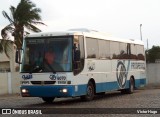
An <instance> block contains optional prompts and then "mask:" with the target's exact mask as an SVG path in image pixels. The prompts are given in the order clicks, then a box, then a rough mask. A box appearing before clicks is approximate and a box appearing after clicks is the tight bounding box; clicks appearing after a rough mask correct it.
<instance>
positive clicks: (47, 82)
mask: <svg viewBox="0 0 160 117" xmlns="http://www.w3.org/2000/svg"><path fill="white" fill-rule="evenodd" d="M55 82H56V81H31V83H32V84H35V85H43V84H46V85H47V84H55Z"/></svg>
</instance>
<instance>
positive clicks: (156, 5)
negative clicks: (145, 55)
mask: <svg viewBox="0 0 160 117" xmlns="http://www.w3.org/2000/svg"><path fill="white" fill-rule="evenodd" d="M31 1H32V2H33V3H35V4H36V7H38V8H40V9H41V10H42V12H41V17H42V22H44V23H45V24H46V25H47V26H37V27H39V28H40V29H41V30H42V31H44V32H52V31H66V30H68V29H73V28H88V29H93V30H97V31H100V32H106V33H109V34H111V35H113V36H114V37H119V38H126V39H135V40H141V37H140V24H142V26H141V30H142V40H143V42H144V44H145V47H147V39H148V44H149V48H151V47H152V46H153V45H156V46H160V41H159V40H160V32H159V31H160V0H31ZM19 2H20V0H1V4H0V30H1V29H2V28H4V27H5V26H6V25H7V24H9V22H8V20H7V19H5V18H4V17H3V15H2V11H3V10H4V11H6V12H7V13H8V14H10V11H9V8H10V6H11V5H12V6H15V7H16V6H17V4H18V3H19ZM31 33H32V32H31ZM0 38H1V36H0Z"/></svg>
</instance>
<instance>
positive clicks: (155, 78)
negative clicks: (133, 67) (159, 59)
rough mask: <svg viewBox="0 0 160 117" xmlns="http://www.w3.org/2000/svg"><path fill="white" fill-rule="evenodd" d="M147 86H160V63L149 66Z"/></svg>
mask: <svg viewBox="0 0 160 117" xmlns="http://www.w3.org/2000/svg"><path fill="white" fill-rule="evenodd" d="M146 71H147V72H146V73H147V84H148V86H151V87H157V86H160V63H149V64H147V70H146Z"/></svg>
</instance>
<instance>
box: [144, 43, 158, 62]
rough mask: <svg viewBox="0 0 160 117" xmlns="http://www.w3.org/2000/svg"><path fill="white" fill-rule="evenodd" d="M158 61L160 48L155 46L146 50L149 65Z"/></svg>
mask: <svg viewBox="0 0 160 117" xmlns="http://www.w3.org/2000/svg"><path fill="white" fill-rule="evenodd" d="M156 59H160V46H153V47H152V48H151V49H149V50H146V61H147V62H148V63H155V60H156Z"/></svg>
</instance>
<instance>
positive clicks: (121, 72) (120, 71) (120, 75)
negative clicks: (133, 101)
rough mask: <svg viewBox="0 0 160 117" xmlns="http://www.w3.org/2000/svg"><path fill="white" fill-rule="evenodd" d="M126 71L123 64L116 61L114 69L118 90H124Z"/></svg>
mask: <svg viewBox="0 0 160 117" xmlns="http://www.w3.org/2000/svg"><path fill="white" fill-rule="evenodd" d="M127 74H128V70H126V67H125V65H124V62H122V61H118V64H117V68H116V76H117V82H118V85H119V87H120V88H124V87H125V85H126V80H127Z"/></svg>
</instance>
